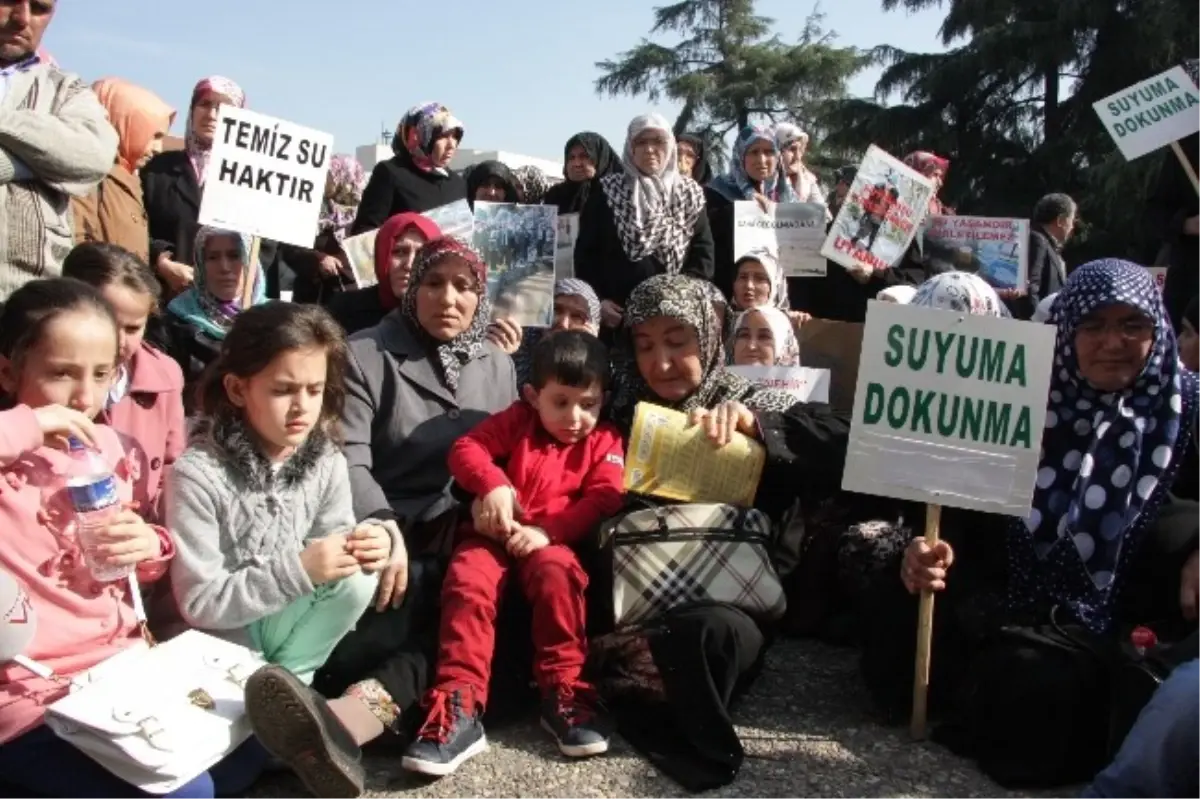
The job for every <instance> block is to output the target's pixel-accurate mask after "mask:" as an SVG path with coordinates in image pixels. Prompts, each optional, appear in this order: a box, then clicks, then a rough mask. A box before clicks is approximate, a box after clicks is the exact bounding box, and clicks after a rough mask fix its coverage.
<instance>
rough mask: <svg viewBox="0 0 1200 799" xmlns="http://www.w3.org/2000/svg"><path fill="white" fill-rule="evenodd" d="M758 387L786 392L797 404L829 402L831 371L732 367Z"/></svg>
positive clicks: (803, 367)
mask: <svg viewBox="0 0 1200 799" xmlns="http://www.w3.org/2000/svg"><path fill="white" fill-rule="evenodd" d="M729 371H731V372H733V373H734V374H735V375H741V376H742V377H744V378H746V379H747V380H749V381H750V382H751V383H753V384H755V385H756V386H762V387H763V388H772V389H778V390H779V391H786V392H788V393H789V394H791V395H792V396H793V397H795V398H796V401H797V402H824V403H828V402H829V370H828V369H810V368H808V367H807V366H730V367H729Z"/></svg>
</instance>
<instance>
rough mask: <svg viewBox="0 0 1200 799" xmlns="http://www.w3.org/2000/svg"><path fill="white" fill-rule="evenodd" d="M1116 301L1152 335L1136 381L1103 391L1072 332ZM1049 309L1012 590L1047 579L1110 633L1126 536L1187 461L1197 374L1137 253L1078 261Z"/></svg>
mask: <svg viewBox="0 0 1200 799" xmlns="http://www.w3.org/2000/svg"><path fill="white" fill-rule="evenodd" d="M1117 304H1124V305H1128V306H1131V307H1133V308H1136V309H1137V310H1138V311H1140V312H1141V313H1142V314H1144V315H1145V316H1146V317H1147V318H1149V319H1150V320H1152V321H1153V322H1154V341H1153V344H1152V345H1151V348H1150V354H1149V356H1148V357H1147V359H1146V364H1145V366H1144V367H1143V368H1142V372H1141V374H1140V375H1138V377H1137V379H1136V380H1135V381H1134V382H1133V385H1131V386H1129V387H1128V388H1126V389H1124V390H1122V391H1116V392H1100V391H1097V390H1096V389H1095V388H1093V387H1092V386H1091V385H1090V384H1089V383H1088V382H1087V380H1085V379H1084V377H1083V374H1082V373H1081V372H1080V370H1079V361H1078V356H1077V354H1076V351H1075V333H1076V330H1077V329H1078V327H1079V324H1080V323H1081V322H1082V321H1083V320H1084V319H1085V318H1086V317H1087V316H1089V315H1090V314H1092V313H1093V312H1095V311H1098V310H1101V309H1103V308H1108V307H1110V306H1113V305H1117ZM1054 315H1055V321H1056V323H1057V326H1058V339H1057V344H1056V347H1055V353H1054V371H1053V373H1052V375H1051V379H1050V396H1049V401H1048V403H1047V409H1046V427H1045V433H1044V436H1043V438H1042V458H1041V462H1040V468H1039V469H1038V473H1037V479H1036V485H1035V487H1034V494H1033V509H1032V510H1031V511H1030V513H1029V517H1028V518H1027V519H1025V520H1023V521H1022V520H1015V523H1014V524H1013V525H1012V527H1011V528H1010V532H1011V535H1010V539H1009V540H1010V545H1011V549H1010V561H1011V563H1012V567H1013V568H1012V569H1011V572H1012V576H1013V581H1012V582H1011V583H1010V586H1011V587H1012V594H1011V597H1010V598H1011V599H1012V600H1013V601H1014V602H1015V603H1018V604H1019V603H1020V602H1021V601H1022V599H1023V598H1028V597H1035V596H1039V589H1041V595H1042V596H1043V597H1044V598H1046V599H1049V600H1050V601H1052V602H1055V603H1062V604H1066V605H1067V606H1068V607H1070V608H1071V610H1072V611H1074V614H1075V616H1076V617H1077V618H1078V619H1079V620H1080V621H1081V622H1083V623H1084V624H1085V625H1086V626H1087V627H1088V628H1090V629H1092V630H1094V631H1096V632H1103V631H1104V630H1105V629H1107V627H1108V625H1109V623H1110V614H1111V610H1112V604H1113V602H1114V601H1115V599H1116V591H1117V590H1119V589H1116V588H1114V587H1115V586H1116V585H1117V582H1118V578H1119V576H1120V574H1121V573H1122V571H1123V570H1124V569H1125V568H1126V567H1127V566H1128V564H1129V557H1126V555H1128V554H1129V553H1128V552H1127V551H1126V545H1127V544H1128V545H1129V546H1128V549H1129V550H1132V549H1134V547H1135V546H1136V545H1137V544H1138V542H1139V541H1140V538H1141V536H1140V533H1141V531H1142V530H1143V529H1144V528H1145V527H1146V525H1148V524H1150V523H1152V522H1153V520H1154V518H1155V517H1156V515H1157V510H1158V507H1159V505H1160V504H1161V503H1162V501H1163V498H1164V496H1165V495H1166V494H1167V492H1168V491H1169V490H1170V487H1171V484H1172V483H1173V482H1174V479H1175V476H1176V474H1177V472H1178V469H1179V466H1180V463H1181V462H1182V461H1183V456H1184V454H1185V452H1186V450H1187V447H1188V443H1189V442H1188V439H1189V435H1188V427H1189V426H1190V425H1192V424H1194V421H1193V416H1194V414H1195V410H1196V400H1197V382H1196V381H1197V378H1196V375H1194V374H1192V373H1191V372H1189V371H1188V370H1187V369H1186V368H1184V367H1183V365H1182V364H1181V363H1180V362H1179V350H1178V346H1177V343H1176V340H1175V333H1174V332H1173V331H1172V329H1171V324H1170V321H1169V319H1168V317H1167V313H1166V310H1165V309H1164V307H1163V303H1162V297H1161V296H1160V295H1159V292H1158V289H1157V287H1156V286H1155V285H1154V280H1153V279H1152V278H1151V277H1150V274H1149V273H1148V272H1147V271H1146V270H1145V269H1143V268H1142V267H1140V266H1138V265H1136V264H1132V263H1130V262H1128V261H1120V260H1116V259H1106V260H1102V261H1093V262H1091V263H1088V264H1084V265H1083V266H1081V267H1079V268H1078V269H1076V270H1075V271H1074V272H1072V273H1071V276H1070V277H1069V278H1067V282H1066V285H1065V286H1064V287H1063V290H1062V291H1061V292H1060V293H1059V295H1058V300H1057V302H1056V303H1055V306H1054ZM1031 544H1032V546H1030V545H1031ZM1039 572H1040V573H1041V574H1042V576H1043V577H1044V578H1045V579H1043V580H1038V579H1037V575H1038V573H1039ZM1047 593H1048V594H1049V596H1048V597H1046V596H1045V594H1047Z"/></svg>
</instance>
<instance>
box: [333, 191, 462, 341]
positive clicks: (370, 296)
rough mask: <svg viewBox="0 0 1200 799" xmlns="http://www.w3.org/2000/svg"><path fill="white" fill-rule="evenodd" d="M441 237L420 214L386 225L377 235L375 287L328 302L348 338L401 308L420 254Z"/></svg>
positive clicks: (398, 217) (399, 217) (403, 216)
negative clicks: (427, 245) (414, 262)
mask: <svg viewBox="0 0 1200 799" xmlns="http://www.w3.org/2000/svg"><path fill="white" fill-rule="evenodd" d="M441 235H442V231H441V229H440V228H438V226H437V224H436V223H435V222H434V221H433V220H432V219H429V218H427V217H424V216H421V215H420V214H414V213H403V214H396V215H395V216H393V217H392V218H391V219H389V220H388V221H386V222H384V223H383V227H381V228H379V230H378V232H376V234H375V280H376V283H375V285H374V286H366V287H364V288H361V289H355V290H353V291H345V292H342V293H340V294H336V295H334V296H333V297H332V298H331V299H330V301H329V313H330V315H332V316H333V318H334V319H336V320H337V322H338V324H340V325H341V326H342V329H343V330H345V331H346V335H347V336H349V335H352V334H354V333H357V332H358V331H360V330H366V329H367V328H368V327H375V325H377V324H379V323H380V322H381V321H383V317H385V316H387V315H388V314H389V313H391V312H392V311H394V310H395V309H396V308H397V307H398V306H399V305H400V300H401V298H402V297H403V296H404V292H405V291H406V290H407V289H408V278H409V276H410V275H411V274H412V267H413V261H414V260H415V259H416V257H417V252H418V251H419V250H420V249H421V247H423V246H424V245H425V243H426V242H428V241H433V240H434V239H437V238H441Z"/></svg>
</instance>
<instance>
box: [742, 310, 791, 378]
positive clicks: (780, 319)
mask: <svg viewBox="0 0 1200 799" xmlns="http://www.w3.org/2000/svg"><path fill="white" fill-rule="evenodd" d="M756 311H757V312H758V313H760V314H762V317H763V321H764V322H766V323H767V327H769V328H770V329H771V338H772V340H773V341H774V342H775V363H774V365H775V366H799V365H800V342H799V341H798V340H797V339H796V330H795V328H794V327H792V320H791V319H789V318H788V315H787V314H785V313H784V312H783V311H781V310H779V309H778V308H772V307H770V306H767V305H764V306H762V307H759V308H751V309H750V310H748V311H742V312H741V313H740V314H738V315H737V319H735V320H734V321H733V330H732V331H731V332H730V334H729V346H728V350H729V362H730V363H733V345H734V344H735V343H736V342H737V334H738V331H739V330H741V329H742V328H743V327H745V326H746V324H747V323H748V322H749V321H750V319H749V317H750V314H752V313H754V312H756Z"/></svg>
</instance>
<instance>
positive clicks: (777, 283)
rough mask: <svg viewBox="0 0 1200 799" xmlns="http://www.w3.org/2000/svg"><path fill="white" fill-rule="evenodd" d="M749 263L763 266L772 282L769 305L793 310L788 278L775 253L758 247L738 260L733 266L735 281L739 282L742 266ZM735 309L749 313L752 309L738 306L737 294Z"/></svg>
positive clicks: (734, 299)
mask: <svg viewBox="0 0 1200 799" xmlns="http://www.w3.org/2000/svg"><path fill="white" fill-rule="evenodd" d="M747 261H757V262H758V263H760V264H762V268H763V269H765V270H766V272H767V280H769V281H770V282H771V294H770V296H768V297H767V302H766V304H767V305H770V306H772V307H775V308H778V309H780V310H781V311H787V310H790V309H791V304H790V301H789V299H788V289H787V276H786V275H785V274H784V273H783V267H782V266H780V265H779V259H778V258H776V257H775V253H773V252H771V251H770V250H768V249H765V248H763V247H756V248H755V249H753V250H751V251H750V252H748V253H746V254H745V255H743V256H742V257H741V258H738V259H737V262H736V263H735V264H734V265H733V277H734V281H735V282H736V281H737V276H738V273H739V272H740V271H741V268H742V264H744V263H746V262H747ZM733 307H734V308H736V309H737V310H739V311H749V310H752V309H750V308H742V307H741V306H740V305H738V301H737V294H736V293H735V294H734V296H733Z"/></svg>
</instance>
